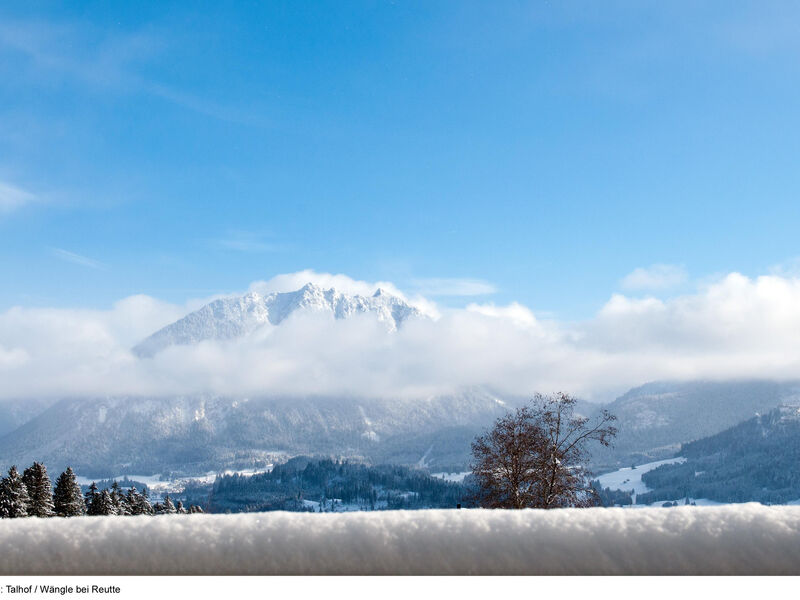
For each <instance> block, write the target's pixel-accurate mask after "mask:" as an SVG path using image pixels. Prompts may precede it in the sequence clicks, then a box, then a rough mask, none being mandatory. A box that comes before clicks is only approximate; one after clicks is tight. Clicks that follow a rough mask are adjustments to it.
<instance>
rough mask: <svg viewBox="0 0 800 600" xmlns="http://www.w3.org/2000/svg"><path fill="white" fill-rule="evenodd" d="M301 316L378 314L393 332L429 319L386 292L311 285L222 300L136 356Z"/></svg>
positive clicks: (143, 345)
mask: <svg viewBox="0 0 800 600" xmlns="http://www.w3.org/2000/svg"><path fill="white" fill-rule="evenodd" d="M296 312H298V313H301V312H315V313H327V314H329V315H331V316H332V317H333V318H335V319H347V318H349V317H352V316H353V315H357V314H363V313H372V314H374V315H375V316H376V317H377V319H378V320H379V321H381V322H383V323H385V324H386V325H387V328H388V330H389V331H396V330H397V329H398V328H399V327H400V326H401V325H402V324H403V322H404V321H406V320H408V319H409V318H413V317H420V316H423V313H422V311H420V310H419V309H418V308H416V307H415V306H412V305H410V304H408V303H407V302H405V301H404V300H403V299H402V298H399V297H397V296H393V295H391V294H388V293H386V292H385V291H384V290H381V289H378V291H377V292H375V294H373V295H372V296H360V295H348V294H344V293H342V292H339V291H337V290H336V289H334V288H330V289H327V290H326V289H323V288H321V287H319V286H317V285H314V284H313V283H307V284H306V285H304V286H303V287H302V288H300V289H299V290H296V291H293V292H273V293H270V294H267V295H261V294H259V293H258V292H255V291H251V292H249V293H247V294H245V295H244V296H239V297H233V298H219V299H217V300H214V301H213V302H211V303H209V304H206V305H205V306H203V307H202V308H200V309H199V310H196V311H194V312H192V313H189V314H188V315H186V316H185V317H183V318H182V319H179V320H178V321H176V322H174V323H172V324H171V325H167V326H166V327H163V328H162V329H159V330H158V331H156V332H155V333H153V334H152V335H151V336H149V337H148V338H146V339H145V340H143V341H142V342H140V343H139V344H138V345H137V346H136V347H134V348H133V352H134V354H136V355H137V356H139V357H140V358H145V357H152V356H154V355H155V354H157V353H158V352H160V351H161V350H163V349H165V348H167V347H169V346H172V345H174V344H196V343H198V342H201V341H203V340H227V339H233V338H237V337H241V336H244V335H247V334H250V333H253V332H255V331H257V330H259V329H262V328H264V327H266V326H268V325H280V324H281V323H282V322H283V321H285V320H286V319H287V318H289V316H291V315H292V314H293V313H296Z"/></svg>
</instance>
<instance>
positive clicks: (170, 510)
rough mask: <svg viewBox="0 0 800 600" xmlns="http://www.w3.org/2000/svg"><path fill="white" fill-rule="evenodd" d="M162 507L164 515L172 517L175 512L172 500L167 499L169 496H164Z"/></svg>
mask: <svg viewBox="0 0 800 600" xmlns="http://www.w3.org/2000/svg"><path fill="white" fill-rule="evenodd" d="M162 506H163V508H162V510H163V511H164V514H165V515H174V514H175V512H176V510H175V505H174V504H173V503H172V499H171V498H170V497H169V494H167V495H166V496H164V503H163V505H162Z"/></svg>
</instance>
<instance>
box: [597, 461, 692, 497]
mask: <svg viewBox="0 0 800 600" xmlns="http://www.w3.org/2000/svg"><path fill="white" fill-rule="evenodd" d="M681 462H686V459H685V458H683V457H680V456H679V457H676V458H667V459H665V460H657V461H655V462H651V463H645V464H643V465H637V466H636V468H631V467H625V468H623V469H620V470H618V471H612V472H611V473H606V474H604V475H600V476H599V477H597V480H598V481H599V482H600V485H601V486H602V487H603V488H611V489H612V490H623V491H626V492H629V491H631V490H633V493H634V494H644V493H645V492H649V491H650V488H648V487H647V486H646V485H645V484H644V482H643V481H642V475H643V474H644V473H647V472H648V471H652V470H653V469H655V468H656V467H660V466H661V465H671V464H674V463H681Z"/></svg>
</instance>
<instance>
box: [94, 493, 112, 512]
mask: <svg viewBox="0 0 800 600" xmlns="http://www.w3.org/2000/svg"><path fill="white" fill-rule="evenodd" d="M93 506H95V511H96V512H95V514H97V515H101V516H109V515H116V514H117V507H116V506H114V501H113V500H112V499H111V494H110V493H109V492H108V490H103V491H102V492H101V493H100V494H99V495H98V496H97V498H96V499H95V502H94V503H93Z"/></svg>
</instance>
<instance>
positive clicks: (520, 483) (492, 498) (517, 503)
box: [472, 392, 617, 508]
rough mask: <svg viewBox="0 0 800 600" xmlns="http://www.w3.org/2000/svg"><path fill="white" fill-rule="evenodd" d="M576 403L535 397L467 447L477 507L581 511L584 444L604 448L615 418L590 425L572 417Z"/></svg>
mask: <svg viewBox="0 0 800 600" xmlns="http://www.w3.org/2000/svg"><path fill="white" fill-rule="evenodd" d="M575 403H576V400H575V398H573V397H572V396H569V395H568V394H565V393H562V392H559V393H557V394H554V395H552V396H543V395H541V394H536V396H535V397H534V399H533V401H532V402H531V405H530V406H524V407H521V408H518V409H517V410H516V412H514V413H510V414H508V415H506V416H504V417H501V418H500V419H498V420H497V422H496V423H495V424H494V427H492V429H491V430H489V431H488V432H486V433H485V434H484V435H482V436H480V437H478V438H477V439H476V440H475V441H474V442H473V444H472V455H473V458H474V462H473V464H472V472H473V475H474V476H475V478H476V480H477V483H478V487H479V490H480V491H479V497H478V502H479V503H480V505H481V506H485V507H488V508H559V507H565V506H587V505H590V504H591V503H592V500H593V494H592V490H591V488H590V487H589V486H588V481H587V475H588V472H587V469H586V464H587V462H588V460H589V452H588V450H587V444H588V443H589V442H592V441H594V442H597V443H599V444H601V445H602V446H608V445H609V444H610V443H611V439H612V438H613V437H614V436H615V435H616V433H617V430H616V428H615V427H613V426H612V425H611V423H612V422H613V421H615V420H616V417H615V416H613V415H612V414H610V413H609V412H608V411H606V410H603V411H601V412H600V413H599V415H598V416H597V417H595V418H594V419H591V420H590V419H589V418H587V417H582V416H576V415H575V414H574V409H575Z"/></svg>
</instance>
